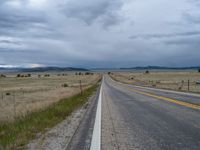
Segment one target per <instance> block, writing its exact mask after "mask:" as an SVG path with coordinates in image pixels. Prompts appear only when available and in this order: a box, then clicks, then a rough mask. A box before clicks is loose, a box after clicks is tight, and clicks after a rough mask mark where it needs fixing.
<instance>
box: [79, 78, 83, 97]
mask: <svg viewBox="0 0 200 150" xmlns="http://www.w3.org/2000/svg"><path fill="white" fill-rule="evenodd" d="M79 83H80V90H81V94H82V93H83V90H82V84H81V80H80V81H79Z"/></svg>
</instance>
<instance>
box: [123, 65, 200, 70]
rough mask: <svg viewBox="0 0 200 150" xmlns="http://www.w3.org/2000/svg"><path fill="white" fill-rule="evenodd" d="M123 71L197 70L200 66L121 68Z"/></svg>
mask: <svg viewBox="0 0 200 150" xmlns="http://www.w3.org/2000/svg"><path fill="white" fill-rule="evenodd" d="M120 69H121V70H197V69H200V66H194V67H163V66H144V67H131V68H120Z"/></svg>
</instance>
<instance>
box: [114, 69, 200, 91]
mask: <svg viewBox="0 0 200 150" xmlns="http://www.w3.org/2000/svg"><path fill="white" fill-rule="evenodd" d="M111 76H112V77H113V78H114V79H116V80H117V81H121V82H124V83H128V84H135V85H141V86H149V87H156V88H162V89H171V90H177V91H188V80H189V92H194V93H200V85H198V84H196V81H198V80H200V73H198V72H197V71H187V72H186V71H182V72H169V71H166V72H151V71H150V72H149V73H145V71H144V72H118V73H112V75H111Z"/></svg>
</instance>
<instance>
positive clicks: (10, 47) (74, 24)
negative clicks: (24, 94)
mask: <svg viewBox="0 0 200 150" xmlns="http://www.w3.org/2000/svg"><path fill="white" fill-rule="evenodd" d="M199 4H200V3H199V1H198V0H173V2H169V1H168V0H162V1H160V0H148V1H146V0H134V1H131V0H84V1H83V0H58V1H55V0H0V64H8V65H13V66H16V65H22V66H24V65H27V64H44V65H61V66H81V67H128V66H139V65H166V66H168V65H173V66H184V65H187V66H188V65H199V64H200V61H199V60H200V59H199V46H200V45H199V43H200V42H199V39H200V5H199ZM131 35H132V36H131ZM187 56H189V57H187ZM186 60H187V61H186Z"/></svg>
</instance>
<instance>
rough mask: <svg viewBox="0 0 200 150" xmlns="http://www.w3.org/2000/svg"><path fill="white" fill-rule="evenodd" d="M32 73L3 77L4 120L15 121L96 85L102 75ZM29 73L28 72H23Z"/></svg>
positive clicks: (0, 113) (0, 115) (0, 111)
mask: <svg viewBox="0 0 200 150" xmlns="http://www.w3.org/2000/svg"><path fill="white" fill-rule="evenodd" d="M48 74H49V76H48V75H47V74H46V76H45V73H31V77H17V74H6V77H0V122H8V121H13V120H14V119H16V118H19V117H22V116H25V115H27V114H28V113H30V112H34V111H38V110H41V109H43V108H45V107H48V106H50V105H52V104H54V103H56V102H58V101H59V100H60V99H62V98H67V97H70V96H73V95H75V94H77V93H80V92H81V89H80V81H81V85H82V89H83V90H84V89H86V88H88V87H90V86H92V85H94V84H95V83H96V82H97V81H98V80H99V78H100V76H99V75H98V74H93V75H85V74H83V75H75V73H72V72H70V73H69V72H68V73H48ZM21 75H26V73H24V74H21Z"/></svg>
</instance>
